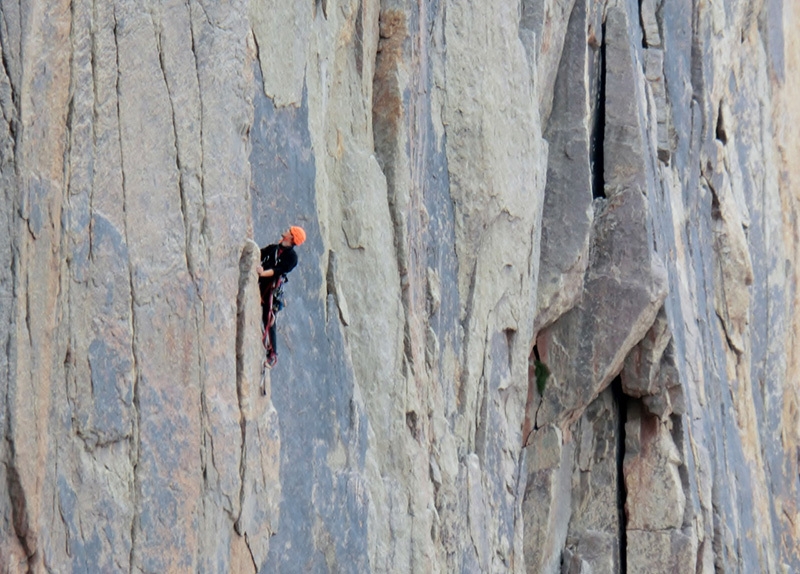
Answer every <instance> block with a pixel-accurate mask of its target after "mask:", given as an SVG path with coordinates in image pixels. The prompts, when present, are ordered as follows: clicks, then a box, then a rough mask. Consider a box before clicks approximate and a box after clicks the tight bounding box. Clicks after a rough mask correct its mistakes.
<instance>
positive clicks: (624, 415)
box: [611, 376, 630, 574]
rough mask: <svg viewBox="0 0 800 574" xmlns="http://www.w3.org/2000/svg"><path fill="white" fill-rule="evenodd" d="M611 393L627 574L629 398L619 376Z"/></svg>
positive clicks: (623, 560)
mask: <svg viewBox="0 0 800 574" xmlns="http://www.w3.org/2000/svg"><path fill="white" fill-rule="evenodd" d="M611 392H612V394H613V396H614V404H616V406H617V432H616V438H617V513H618V516H619V536H618V537H617V539H618V541H619V571H620V574H626V573H627V571H628V556H627V547H628V536H627V518H626V516H625V499H626V497H627V490H626V489H625V474H624V463H625V423H626V422H628V403H629V401H630V397H628V396H627V395H626V394H625V393H624V392H623V391H622V378H621V377H619V376H617V377H616V378H615V379H614V380H613V381H612V382H611Z"/></svg>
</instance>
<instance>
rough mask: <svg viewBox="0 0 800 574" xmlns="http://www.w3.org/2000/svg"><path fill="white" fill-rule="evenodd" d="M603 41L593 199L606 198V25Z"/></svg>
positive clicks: (593, 153)
mask: <svg viewBox="0 0 800 574" xmlns="http://www.w3.org/2000/svg"><path fill="white" fill-rule="evenodd" d="M602 34H603V40H602V44H601V45H600V54H599V60H600V61H599V62H598V64H599V68H600V70H599V74H598V75H597V99H596V100H595V110H594V122H593V126H592V138H591V142H592V143H591V149H590V154H591V166H592V197H593V198H595V199H596V198H598V197H605V196H606V191H605V183H606V180H605V172H604V166H603V162H604V161H605V154H604V150H603V144H604V139H605V134H606V42H605V37H606V24H605V22H603V26H602Z"/></svg>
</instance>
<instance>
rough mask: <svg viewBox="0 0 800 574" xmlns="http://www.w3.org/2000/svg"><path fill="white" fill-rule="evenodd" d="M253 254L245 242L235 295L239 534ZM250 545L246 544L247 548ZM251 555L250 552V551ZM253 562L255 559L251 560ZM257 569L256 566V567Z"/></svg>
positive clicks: (244, 449)
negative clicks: (247, 303) (247, 305)
mask: <svg viewBox="0 0 800 574" xmlns="http://www.w3.org/2000/svg"><path fill="white" fill-rule="evenodd" d="M254 255H255V244H253V243H251V242H249V241H248V242H247V243H246V244H245V246H244V249H242V255H241V257H240V258H239V291H238V293H237V295H236V393H237V396H238V399H239V426H240V427H241V432H242V451H241V454H240V457H239V516H238V517H236V518H235V523H234V528H235V529H236V532H237V533H238V534H239V535H240V536H241V535H242V527H241V524H240V522H239V521H240V519H241V515H242V509H243V508H244V498H245V470H246V469H247V417H246V415H245V404H244V402H245V389H244V369H245V364H244V361H245V350H244V345H245V337H246V336H247V334H248V333H247V324H246V323H247V321H246V319H247V317H246V315H245V300H246V297H247V287H248V286H250V281H249V280H248V279H249V276H250V274H251V273H252V262H253V257H254ZM249 548H250V545H249V544H248V550H249ZM251 557H252V552H251ZM253 562H254V564H255V560H254V561H253ZM256 570H258V568H256Z"/></svg>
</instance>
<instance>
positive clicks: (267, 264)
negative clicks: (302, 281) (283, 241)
mask: <svg viewBox="0 0 800 574" xmlns="http://www.w3.org/2000/svg"><path fill="white" fill-rule="evenodd" d="M296 266H297V253H295V252H294V247H284V246H283V245H280V244H277V245H276V244H273V245H267V246H266V247H263V248H262V249H261V267H263V268H264V271H266V270H267V269H273V270H274V271H275V275H273V276H272V277H259V278H258V286H259V288H260V289H261V293H262V295H263V294H264V293H265V291H266V290H267V289H270V288H272V286H273V285H274V283H275V281H277V279H278V277H280V276H281V275H285V274H286V273H289V271H291V270H292V269H294V268H295V267H296Z"/></svg>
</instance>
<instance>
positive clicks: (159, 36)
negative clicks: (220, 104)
mask: <svg viewBox="0 0 800 574" xmlns="http://www.w3.org/2000/svg"><path fill="white" fill-rule="evenodd" d="M187 9H188V6H187ZM150 21H151V22H152V24H153V34H154V36H155V41H156V49H157V50H158V64H159V66H160V68H161V77H162V78H163V80H164V88H165V89H166V91H167V100H169V107H170V112H171V116H172V118H171V120H172V138H173V142H172V143H173V147H174V153H175V170H176V171H177V172H178V189H179V190H180V194H181V202H180V206H181V220H182V221H183V228H184V242H185V244H186V245H185V253H186V263H187V267H188V269H189V274H190V275H191V276H192V278H193V279H195V278H196V269H195V265H196V263H195V261H194V258H193V257H192V250H191V247H190V241H191V235H192V234H191V228H190V222H189V204H188V202H189V199H188V198H187V192H186V177H185V174H184V169H183V166H182V165H181V154H180V151H179V149H178V148H179V145H180V144H179V139H178V121H177V118H176V117H175V96H174V94H173V88H172V86H171V85H170V81H169V78H168V76H167V68H166V63H165V61H164V59H165V57H166V56H165V55H164V46H163V34H164V30H163V26H162V24H161V21H160V20H159V21H158V22H157V21H156V17H155V15H154V14H153V11H151V12H150ZM195 281H196V279H195ZM201 372H202V371H201Z"/></svg>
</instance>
